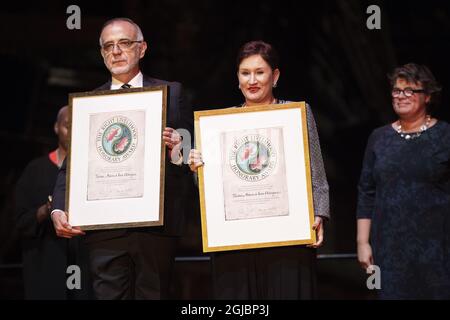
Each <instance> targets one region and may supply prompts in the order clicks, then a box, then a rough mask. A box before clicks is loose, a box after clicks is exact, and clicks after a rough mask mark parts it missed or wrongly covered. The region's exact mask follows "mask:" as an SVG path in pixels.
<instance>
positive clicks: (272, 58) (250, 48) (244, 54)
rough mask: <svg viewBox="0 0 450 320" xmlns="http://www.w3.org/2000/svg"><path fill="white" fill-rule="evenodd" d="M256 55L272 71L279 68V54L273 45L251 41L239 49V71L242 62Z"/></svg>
mask: <svg viewBox="0 0 450 320" xmlns="http://www.w3.org/2000/svg"><path fill="white" fill-rule="evenodd" d="M255 54H259V55H260V56H261V57H262V58H263V59H264V60H265V61H266V62H267V64H268V65H269V66H270V67H271V68H272V70H275V69H277V68H278V63H279V60H278V53H277V51H276V50H275V48H274V47H272V45H270V44H268V43H266V42H264V41H250V42H247V43H246V44H244V45H243V46H242V47H241V48H240V49H239V52H238V55H237V59H236V63H237V69H239V65H240V64H241V62H242V60H244V59H245V58H248V57H250V56H253V55H255Z"/></svg>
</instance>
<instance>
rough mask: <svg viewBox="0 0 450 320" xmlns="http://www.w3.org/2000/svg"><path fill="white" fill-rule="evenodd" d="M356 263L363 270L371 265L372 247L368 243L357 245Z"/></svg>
mask: <svg viewBox="0 0 450 320" xmlns="http://www.w3.org/2000/svg"><path fill="white" fill-rule="evenodd" d="M358 261H359V264H360V265H361V267H362V268H363V269H364V270H367V268H368V267H369V266H371V265H373V256H372V247H371V246H370V244H369V243H368V242H366V243H358Z"/></svg>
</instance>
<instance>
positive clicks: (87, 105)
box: [66, 86, 167, 230]
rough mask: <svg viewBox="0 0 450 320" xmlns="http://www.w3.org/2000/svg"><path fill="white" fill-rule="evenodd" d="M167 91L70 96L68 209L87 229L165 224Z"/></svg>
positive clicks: (163, 88)
mask: <svg viewBox="0 0 450 320" xmlns="http://www.w3.org/2000/svg"><path fill="white" fill-rule="evenodd" d="M166 101H167V88H166V86H160V87H147V88H136V89H124V90H113V91H110V90H108V91H92V92H85V93H73V94H70V95H69V110H70V112H69V113H70V116H71V128H70V147H69V155H68V162H67V178H66V181H67V188H66V210H67V212H68V216H69V223H70V224H71V225H73V226H80V227H81V228H82V229H83V230H92V229H113V228H123V227H141V226H158V225H162V224H163V212H164V163H165V149H164V145H163V143H162V131H163V129H164V127H165V124H166Z"/></svg>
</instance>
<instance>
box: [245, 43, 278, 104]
mask: <svg viewBox="0 0 450 320" xmlns="http://www.w3.org/2000/svg"><path fill="white" fill-rule="evenodd" d="M237 69H238V71H237V74H238V80H239V88H240V89H241V91H242V94H243V95H244V97H245V102H246V104H247V105H256V104H270V103H271V102H272V99H273V91H272V90H273V88H274V87H276V85H277V81H278V79H279V77H280V70H279V69H278V54H277V52H276V51H275V49H274V48H273V47H272V46H271V45H270V44H268V43H265V42H263V41H251V42H247V43H246V44H244V45H243V46H242V47H241V49H240V50H239V52H238V55H237Z"/></svg>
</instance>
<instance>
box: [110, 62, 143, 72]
mask: <svg viewBox="0 0 450 320" xmlns="http://www.w3.org/2000/svg"><path fill="white" fill-rule="evenodd" d="M136 65H137V63H129V64H126V65H124V66H118V67H114V66H111V67H110V68H108V69H109V71H110V72H111V73H112V74H124V73H128V72H130V71H131V70H132V69H133V68H134V67H135V66H136Z"/></svg>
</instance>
